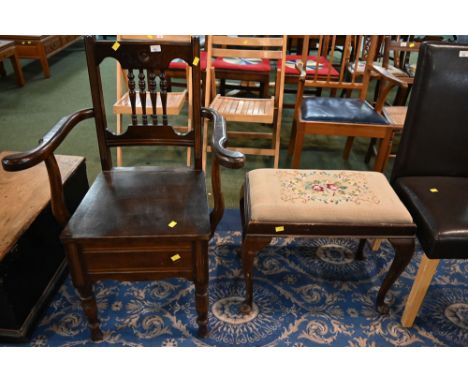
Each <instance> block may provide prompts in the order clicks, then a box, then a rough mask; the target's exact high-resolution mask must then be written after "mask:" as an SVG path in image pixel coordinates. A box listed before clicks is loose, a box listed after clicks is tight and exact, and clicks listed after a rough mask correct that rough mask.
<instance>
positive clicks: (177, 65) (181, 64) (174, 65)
mask: <svg viewBox="0 0 468 382" xmlns="http://www.w3.org/2000/svg"><path fill="white" fill-rule="evenodd" d="M186 66H187V64H186V63H185V61H184V60H182V59H175V60H174V61H172V62H171V63H170V64H169V68H170V69H185V67H186ZM200 69H201V71H202V72H204V71H205V70H206V52H205V51H203V50H202V51H201V52H200Z"/></svg>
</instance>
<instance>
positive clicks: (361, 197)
mask: <svg viewBox="0 0 468 382" xmlns="http://www.w3.org/2000/svg"><path fill="white" fill-rule="evenodd" d="M277 174H278V176H279V178H280V182H281V200H283V201H286V202H293V203H294V202H302V203H308V202H319V203H323V204H340V203H353V204H362V203H370V204H380V199H379V198H378V196H377V195H376V194H375V193H374V192H373V191H372V190H371V189H370V187H369V184H368V182H367V177H366V175H365V174H360V173H358V172H353V173H349V172H347V171H332V172H329V171H325V170H323V171H322V170H319V171H308V172H305V171H284V170H283V171H278V173H277Z"/></svg>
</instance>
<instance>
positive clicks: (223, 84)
mask: <svg viewBox="0 0 468 382" xmlns="http://www.w3.org/2000/svg"><path fill="white" fill-rule="evenodd" d="M219 94H221V95H222V96H225V95H226V80H225V79H224V78H221V79H220V80H219Z"/></svg>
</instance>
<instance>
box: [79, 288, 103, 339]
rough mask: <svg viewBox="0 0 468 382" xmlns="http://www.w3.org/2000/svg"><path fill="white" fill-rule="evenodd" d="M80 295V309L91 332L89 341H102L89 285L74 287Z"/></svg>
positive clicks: (94, 301)
mask: <svg viewBox="0 0 468 382" xmlns="http://www.w3.org/2000/svg"><path fill="white" fill-rule="evenodd" d="M76 289H77V290H78V293H79V294H80V299H81V307H82V308H83V310H84V313H85V315H86V318H87V319H88V327H89V329H90V330H91V339H92V340H93V341H102V339H103V334H102V332H101V329H100V328H99V320H98V317H97V305H96V299H95V297H94V293H93V289H92V286H91V285H86V286H80V287H76Z"/></svg>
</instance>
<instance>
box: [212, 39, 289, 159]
mask: <svg viewBox="0 0 468 382" xmlns="http://www.w3.org/2000/svg"><path fill="white" fill-rule="evenodd" d="M239 47H241V48H239ZM207 55H208V64H207V74H206V76H207V78H206V90H205V105H210V108H213V109H214V110H216V111H218V112H219V114H221V115H223V116H224V118H225V119H226V121H232V122H242V123H244V122H246V123H264V124H271V125H272V127H273V131H272V132H256V131H247V132H246V131H229V132H228V136H229V138H230V139H231V138H247V139H268V140H271V147H270V148H256V147H255V148H254V147H242V148H236V149H235V150H238V151H241V152H242V153H244V154H252V155H267V156H273V157H274V167H275V168H277V167H278V163H279V149H280V130H281V118H282V111H283V93H284V62H285V57H286V36H282V37H242V36H239V37H229V36H208V41H207ZM210 58H211V59H210ZM218 58H224V59H229V58H235V59H241V60H249V59H269V60H279V63H278V65H277V71H276V81H275V93H274V96H269V97H268V98H240V97H228V96H223V95H221V94H219V93H217V89H216V79H217V78H216V73H217V68H215V67H213V66H212V60H216V59H218ZM203 150H204V151H206V150H207V151H211V148H210V146H209V145H208V126H207V124H205V125H204V130H203ZM204 167H205V166H204Z"/></svg>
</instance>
